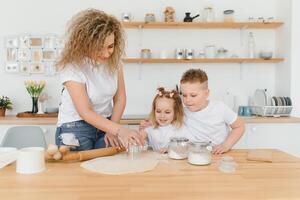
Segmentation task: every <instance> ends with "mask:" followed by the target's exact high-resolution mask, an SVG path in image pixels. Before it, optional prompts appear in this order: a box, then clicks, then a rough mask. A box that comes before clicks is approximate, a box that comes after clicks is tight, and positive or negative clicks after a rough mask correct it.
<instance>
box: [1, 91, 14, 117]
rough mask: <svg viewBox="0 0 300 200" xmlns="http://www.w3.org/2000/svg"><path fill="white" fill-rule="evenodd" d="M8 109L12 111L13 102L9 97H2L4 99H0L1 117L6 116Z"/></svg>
mask: <svg viewBox="0 0 300 200" xmlns="http://www.w3.org/2000/svg"><path fill="white" fill-rule="evenodd" d="M6 109H7V110H11V109H12V102H11V100H10V99H9V98H8V97H6V96H2V97H0V116H1V117H4V116H5V111H6Z"/></svg>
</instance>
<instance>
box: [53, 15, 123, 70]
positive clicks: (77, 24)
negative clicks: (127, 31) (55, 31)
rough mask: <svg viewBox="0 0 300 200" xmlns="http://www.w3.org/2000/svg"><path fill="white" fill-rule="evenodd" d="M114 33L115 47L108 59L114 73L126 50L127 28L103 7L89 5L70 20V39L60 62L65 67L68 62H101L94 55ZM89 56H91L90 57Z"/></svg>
mask: <svg viewBox="0 0 300 200" xmlns="http://www.w3.org/2000/svg"><path fill="white" fill-rule="evenodd" d="M111 34H114V37H115V40H114V51H113V53H112V55H111V56H110V58H109V59H108V63H107V67H108V70H109V72H111V73H114V72H115V71H116V70H117V69H118V67H119V62H120V59H121V57H122V55H123V53H124V32H123V28H122V25H121V23H120V22H119V21H118V20H117V19H116V18H115V17H113V16H111V15H107V14H106V13H104V12H103V11H100V10H96V9H88V10H84V11H81V12H80V13H78V14H77V15H75V16H74V17H73V18H72V19H71V20H70V22H69V25H68V29H67V41H66V44H65V47H64V49H63V51H62V54H61V58H60V59H59V60H58V63H57V66H58V68H59V69H63V68H64V67H65V66H66V65H67V64H74V65H77V66H81V65H83V64H86V63H89V64H92V65H93V66H97V62H96V61H95V60H93V59H91V58H92V57H93V55H94V54H95V53H96V52H97V51H101V49H102V48H103V45H104V41H105V39H106V38H107V36H109V35H111ZM87 58H88V59H87Z"/></svg>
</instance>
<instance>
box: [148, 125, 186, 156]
mask: <svg viewBox="0 0 300 200" xmlns="http://www.w3.org/2000/svg"><path fill="white" fill-rule="evenodd" d="M145 132H146V133H147V137H148V142H149V146H151V147H152V148H153V150H159V149H162V148H167V147H168V144H169V141H170V138H171V137H184V136H183V135H182V134H183V133H182V128H177V127H175V126H174V125H172V124H169V125H166V126H159V127H157V128H154V127H152V126H150V127H147V128H146V129H145Z"/></svg>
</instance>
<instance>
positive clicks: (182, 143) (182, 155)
mask: <svg viewBox="0 0 300 200" xmlns="http://www.w3.org/2000/svg"><path fill="white" fill-rule="evenodd" d="M188 142H189V140H188V139H187V138H184V137H172V138H170V142H169V147H168V156H169V158H172V159H176V160H181V159H186V158H187V155H188V144H189V143H188Z"/></svg>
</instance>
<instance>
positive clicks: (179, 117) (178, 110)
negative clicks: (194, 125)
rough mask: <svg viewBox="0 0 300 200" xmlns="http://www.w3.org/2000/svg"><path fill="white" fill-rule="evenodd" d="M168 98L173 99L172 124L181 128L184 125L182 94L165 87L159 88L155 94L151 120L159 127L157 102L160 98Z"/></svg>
mask: <svg viewBox="0 0 300 200" xmlns="http://www.w3.org/2000/svg"><path fill="white" fill-rule="evenodd" d="M161 98H167V99H172V100H173V109H174V119H173V121H172V124H173V125H175V126H176V127H177V128H180V127H181V126H182V125H183V116H184V113H183V104H182V101H181V98H180V95H179V94H178V92H177V91H175V90H172V91H166V90H165V89H164V88H163V87H160V88H158V89H157V94H156V95H155V97H154V99H153V102H152V109H151V113H150V121H151V123H152V124H153V126H154V128H157V127H158V123H157V121H156V117H155V110H156V102H157V100H158V99H161Z"/></svg>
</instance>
